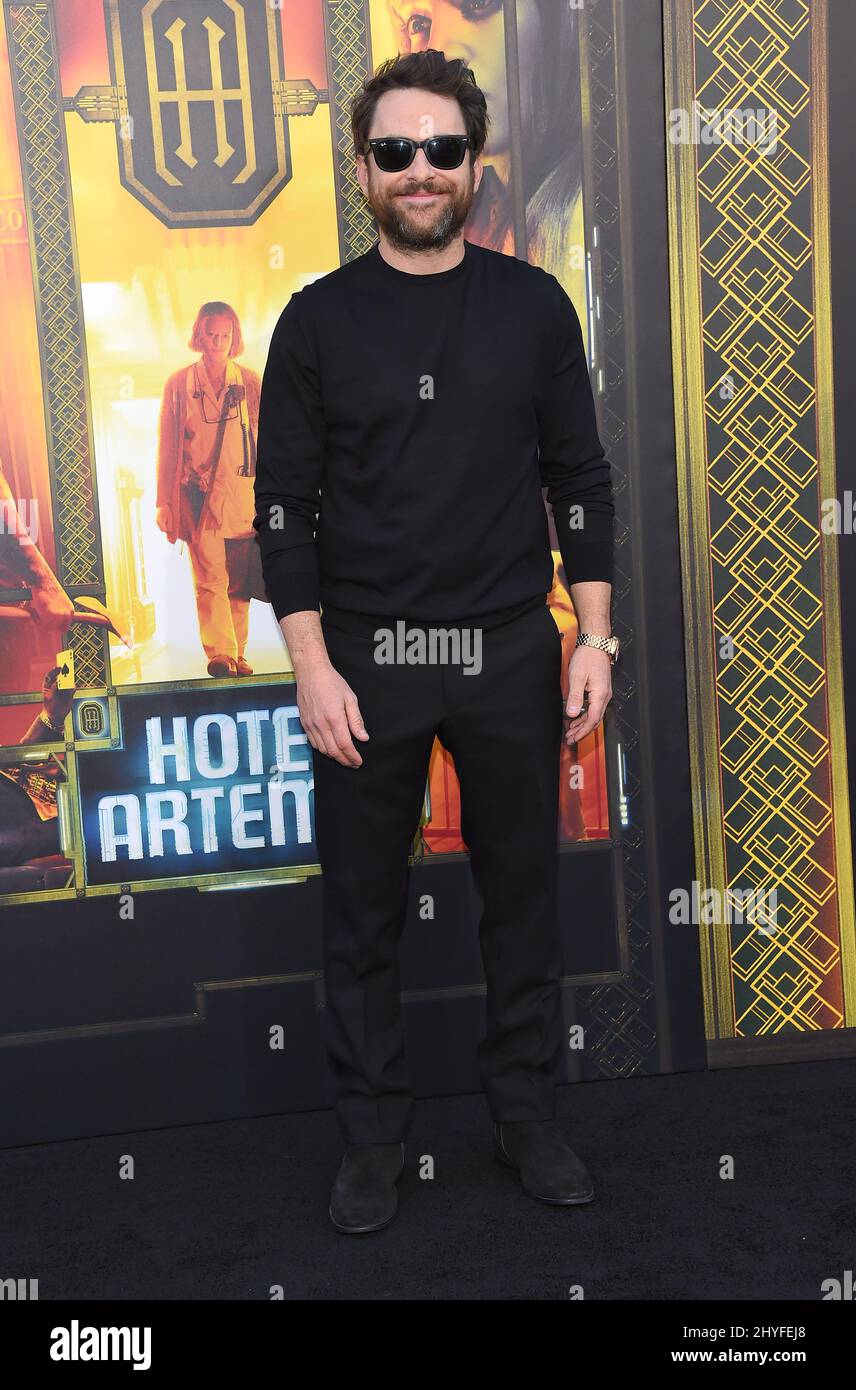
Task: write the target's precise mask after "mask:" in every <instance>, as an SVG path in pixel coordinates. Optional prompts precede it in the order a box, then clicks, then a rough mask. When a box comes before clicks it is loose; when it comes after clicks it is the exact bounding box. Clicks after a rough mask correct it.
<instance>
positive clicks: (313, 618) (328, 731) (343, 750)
mask: <svg viewBox="0 0 856 1390" xmlns="http://www.w3.org/2000/svg"><path fill="white" fill-rule="evenodd" d="M280 630H281V632H282V635H283V637H284V638H285V643H286V646H287V647H288V651H289V654H290V656H291V664H292V666H293V668H294V676H295V679H296V681H297V708H298V712H299V714H300V722H301V724H302V725H303V732H304V733H305V734H306V737H307V738H308V739H309V742H310V744H311V745H312V747H313V748H315V749H316V750H317V751H318V752H319V753H326V754H327V756H328V757H330V758H335V759H336V762H337V763H341V764H342V766H343V767H362V765H363V760H362V758H361V757H360V755H359V753H358V752H357V750H356V748H355V747H354V744H353V741H352V739H351V735H352V734H353V735H354V738H359V739H363V740H365V739H367V738H368V732H367V730H366V726H365V724H364V723H363V716H362V715H361V714H360V706H359V703H358V701H357V697H356V695H355V694H354V692H353V690H352V689H351V687H350V686H349V685H348V682H347V681H346V680H345V679H344V677H342V676H340V675H339V672H338V671H337V670H336V668H335V666H333V664H332V662H331V661H330V657H329V656H328V654H327V644H326V643H325V641H324V633H323V632H322V630H321V618H320V615H319V613H318V609H317V608H302V609H300V610H299V611H298V612H295V613H288V614H286V616H285V617H284V618H281V619H280Z"/></svg>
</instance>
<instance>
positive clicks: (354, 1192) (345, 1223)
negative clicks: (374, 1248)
mask: <svg viewBox="0 0 856 1390" xmlns="http://www.w3.org/2000/svg"><path fill="white" fill-rule="evenodd" d="M403 1172H404V1145H403V1144H402V1143H398V1144H349V1145H348V1147H347V1148H346V1150H345V1156H344V1158H343V1159H342V1163H341V1166H340V1168H339V1172H338V1174H337V1177H336V1181H335V1182H334V1184H333V1190H332V1192H331V1193H330V1220H331V1221H332V1223H333V1225H334V1226H335V1227H336V1230H337V1231H344V1232H345V1233H346V1234H347V1235H363V1234H364V1233H365V1232H367V1231H379V1230H380V1229H381V1227H383V1226H388V1225H389V1223H390V1221H391V1220H392V1218H393V1217H394V1216H395V1214H396V1212H397V1211H398V1191H397V1190H396V1186H395V1184H396V1183H397V1182H398V1179H399V1178H400V1177H401V1174H402V1173H403Z"/></svg>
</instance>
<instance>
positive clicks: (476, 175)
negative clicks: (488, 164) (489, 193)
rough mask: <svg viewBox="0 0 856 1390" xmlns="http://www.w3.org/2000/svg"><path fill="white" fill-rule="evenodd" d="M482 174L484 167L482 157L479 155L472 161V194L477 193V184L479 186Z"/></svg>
mask: <svg viewBox="0 0 856 1390" xmlns="http://www.w3.org/2000/svg"><path fill="white" fill-rule="evenodd" d="M483 173H484V165H483V164H482V157H481V155H480V154H479V155H476V157H475V159H474V160H473V192H474V193H476V192H477V191H478V186H479V184H480V183H481V181H482V174H483Z"/></svg>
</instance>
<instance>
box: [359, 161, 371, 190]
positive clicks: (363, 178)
mask: <svg viewBox="0 0 856 1390" xmlns="http://www.w3.org/2000/svg"><path fill="white" fill-rule="evenodd" d="M356 165H357V181H358V182H359V185H360V188H361V189H362V190H363V192H364V193H365V192H367V190H368V186H369V170H368V165H367V163H366V157H365V155H364V154H358V155H357V157H356Z"/></svg>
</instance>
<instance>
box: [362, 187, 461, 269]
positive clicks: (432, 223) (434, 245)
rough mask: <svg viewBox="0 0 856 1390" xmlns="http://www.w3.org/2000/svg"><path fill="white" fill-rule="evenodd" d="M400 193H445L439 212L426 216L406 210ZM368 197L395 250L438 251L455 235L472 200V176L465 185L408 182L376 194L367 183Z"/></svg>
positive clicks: (379, 223) (375, 190) (378, 221)
mask: <svg viewBox="0 0 856 1390" xmlns="http://www.w3.org/2000/svg"><path fill="white" fill-rule="evenodd" d="M400 193H442V194H447V195H448V196H447V197H446V201H445V204H444V206H443V208H442V210H441V211H440V212H439V213H435V214H434V215H433V216H432V217H430V218H425V217H424V216H422V215H420V214H418V213H416V214H413V213H412V212H410V211H409V210H408V209H407V208H406V207H405V206H404V205H403V204H402V202H401V198H400ZM368 201H369V205H370V206H371V209H372V212H373V213H374V215H375V219H376V221H377V223H378V225H379V226H380V227H382V228H383V230H384V231H385V232H386V235H387V237H388V238H389V240H390V242H391V243H392V245H393V246H394V247H396V249H397V250H399V251H425V250H428V249H429V248H430V249H431V250H432V251H442V250H443V248H444V247H446V246H448V245H449V243H450V242H451V241H453V240H454V238H455V237H456V236H457V234H458V232H459V231H460V230H461V228H462V227H463V225H464V223H465V222H466V220H467V217H468V216H469V212H470V208H471V207H472V202H473V186H472V178H470V182H469V186H468V187H464V188H458V187H455V188H453V189H452V190H447V189H445V188H439V187H438V186H437V185H436V184H435V183H433V181H431V180H429V181H428V182H427V183H418V184H412V185H408V186H407V187H405V188H403V189H401V190H399V192H398V193H395V194H389V195H386V194H385V195H383V196H381V195H379V194H378V191H377V189H376V188H372V186H371V184H369V192H368Z"/></svg>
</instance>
